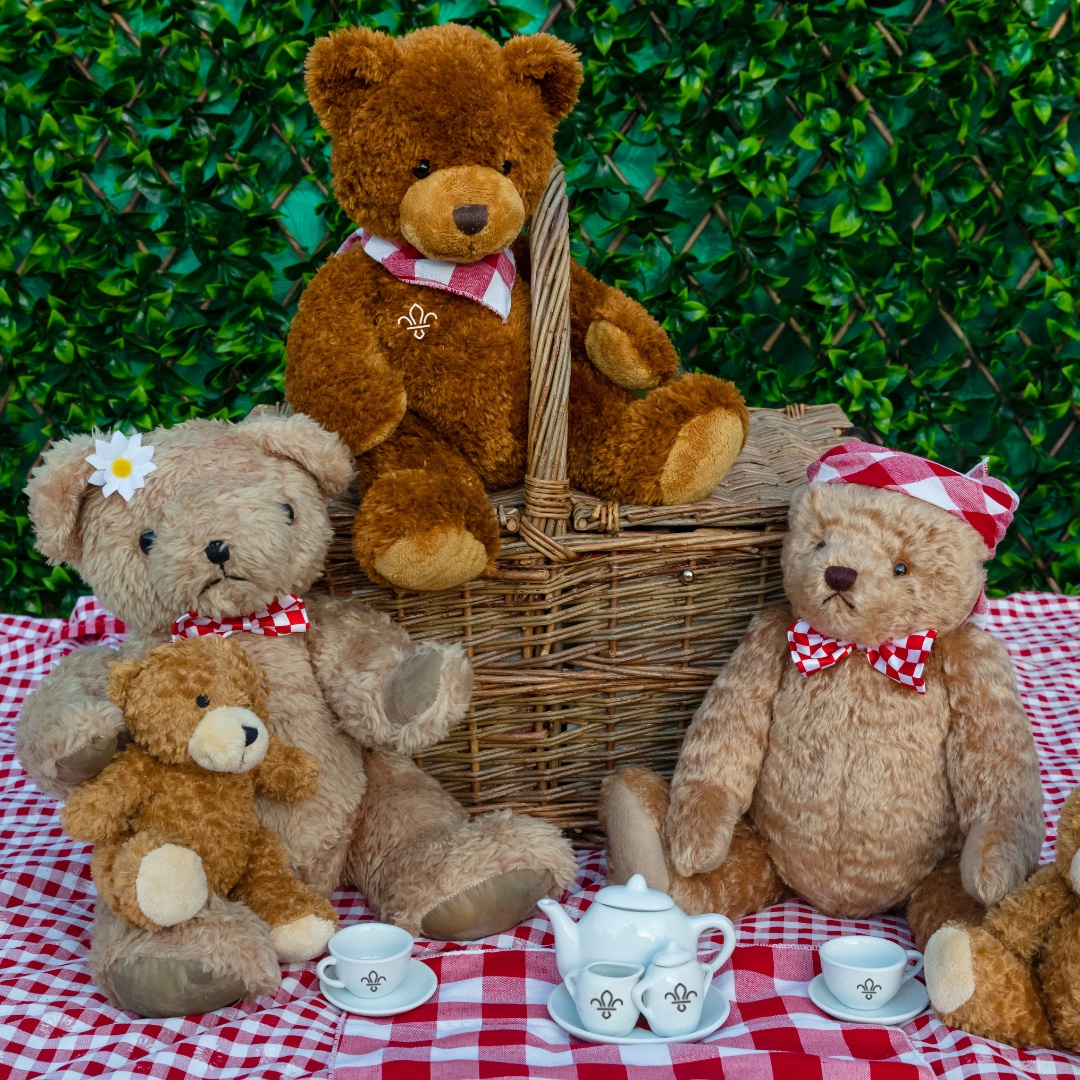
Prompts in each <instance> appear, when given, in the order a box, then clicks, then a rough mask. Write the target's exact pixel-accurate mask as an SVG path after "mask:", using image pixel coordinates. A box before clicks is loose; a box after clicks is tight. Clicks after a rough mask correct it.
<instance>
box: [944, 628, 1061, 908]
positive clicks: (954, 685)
mask: <svg viewBox="0 0 1080 1080" xmlns="http://www.w3.org/2000/svg"><path fill="white" fill-rule="evenodd" d="M940 652H941V660H942V661H943V669H944V676H945V685H946V688H947V692H948V696H949V706H950V727H949V734H948V737H947V740H946V744H945V754H946V766H947V771H948V776H949V785H950V788H951V790H952V795H953V801H954V803H955V805H956V811H957V816H958V818H959V821H960V828H961V830H962V831H963V832H964V834H965V835H966V837H967V839H966V841H965V843H964V849H963V852H962V854H961V859H960V872H961V876H962V878H963V882H964V887H965V888H966V889H967V890H968V892H969V893H971V895H972V896H975V897H976V898H978V899H980V900H982V901H983V902H984V903H986V904H988V905H991V904H995V903H997V902H998V901H999V900H1001V899H1002V898H1003V897H1004V896H1006V895H1007V894H1008V893H1010V892H1012V891H1013V890H1014V889H1016V888H1018V887H1019V886H1020V884H1021V883H1022V882H1023V881H1024V879H1025V878H1026V877H1027V876H1028V874H1030V873H1031V871H1032V870H1033V869H1034V868H1035V866H1036V865H1037V864H1038V860H1039V851H1040V849H1041V847H1042V840H1043V818H1042V803H1043V799H1042V784H1041V781H1040V777H1039V760H1038V756H1037V754H1036V751H1035V741H1034V738H1033V737H1032V734H1031V724H1030V722H1029V720H1028V718H1027V714H1026V713H1025V712H1024V708H1023V705H1022V704H1021V703H1020V694H1019V692H1018V690H1017V688H1016V677H1015V675H1014V674H1013V669H1012V664H1011V663H1010V661H1009V657H1008V654H1007V653H1006V652H1005V648H1004V646H1003V645H1002V644H1001V643H1000V642H999V641H998V640H997V639H996V638H994V637H992V636H991V635H990V634H988V633H986V632H985V631H983V630H980V629H979V628H978V627H976V626H973V625H967V626H964V627H962V628H961V629H960V630H959V631H957V632H956V633H955V634H952V635H949V636H948V637H947V638H946V639H945V640H944V641H943V642H942V649H941V650H940Z"/></svg>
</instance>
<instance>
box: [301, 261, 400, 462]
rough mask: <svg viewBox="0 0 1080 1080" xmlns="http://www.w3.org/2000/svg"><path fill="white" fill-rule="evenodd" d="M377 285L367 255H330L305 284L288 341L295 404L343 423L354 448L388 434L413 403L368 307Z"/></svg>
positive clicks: (340, 427)
mask: <svg viewBox="0 0 1080 1080" xmlns="http://www.w3.org/2000/svg"><path fill="white" fill-rule="evenodd" d="M361 258H363V259H367V256H366V255H363V254H362V253H361ZM368 261H369V262H370V261H371V260H368ZM372 265H374V263H372ZM371 292H372V287H371V284H370V282H369V281H368V278H367V275H366V273H365V267H364V264H363V263H362V262H359V261H358V259H356V258H355V257H354V258H342V257H338V258H331V259H330V261H329V262H328V263H326V265H325V266H324V267H323V268H322V270H320V271H319V273H318V274H316V275H315V278H314V280H313V281H312V282H311V284H309V285H308V287H307V288H306V289H305V290H304V293H303V295H302V296H301V298H300V306H299V309H298V311H297V313H296V316H295V317H294V318H293V321H292V326H291V328H290V330H289V338H288V342H287V345H286V356H287V363H286V367H285V397H286V399H287V400H288V402H289V404H290V405H291V406H292V407H293V409H294V410H296V411H298V412H303V413H307V414H308V415H309V416H311V417H313V418H314V419H315V420H317V421H318V422H319V423H320V424H322V425H323V427H326V428H329V429H330V430H331V431H336V432H337V433H338V434H339V435H340V436H341V437H342V438H343V439H344V440H345V442H346V443H348V445H349V449H350V450H352V452H353V453H354V454H362V453H365V452H366V451H368V450H370V449H371V448H372V447H373V446H377V445H378V444H379V443H381V442H382V441H383V440H385V439H386V438H387V437H388V436H389V435H390V434H391V433H392V432H393V431H394V429H395V428H396V427H397V426H398V424H399V423H400V422H401V418H402V417H403V416H404V415H405V410H406V407H407V405H408V396H407V394H406V392H405V383H404V382H403V380H402V378H401V375H400V374H399V373H398V372H397V371H395V370H394V369H393V368H392V367H391V366H390V364H389V363H388V362H387V359H386V356H385V354H384V353H383V350H382V348H381V347H380V345H379V340H378V337H377V335H376V332H375V328H374V327H373V326H372V325H371V323H370V321H369V320H368V319H367V318H366V317H365V315H364V312H365V310H368V309H371V308H372V305H373V304H374V298H373V296H372V295H371ZM344 297H348V300H349V302H347V303H346V302H343V298H344ZM327 387H333V392H332V393H331V392H328V391H327Z"/></svg>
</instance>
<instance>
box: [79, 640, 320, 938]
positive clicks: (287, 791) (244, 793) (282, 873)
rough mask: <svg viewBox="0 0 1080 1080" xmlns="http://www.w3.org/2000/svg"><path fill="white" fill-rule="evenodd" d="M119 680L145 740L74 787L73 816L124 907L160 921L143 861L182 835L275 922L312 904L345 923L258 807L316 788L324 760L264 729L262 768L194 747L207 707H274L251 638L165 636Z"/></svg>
mask: <svg viewBox="0 0 1080 1080" xmlns="http://www.w3.org/2000/svg"><path fill="white" fill-rule="evenodd" d="M109 691H110V694H109V696H110V697H111V698H112V700H113V701H114V702H115V703H116V704H117V706H118V707H119V708H121V709H123V711H124V720H125V726H126V727H127V730H128V733H129V734H130V735H131V737H132V739H133V740H134V743H133V744H132V745H130V746H128V747H126V748H125V749H124V750H123V751H122V752H121V754H120V755H119V756H118V757H117V758H116V760H115V761H113V762H112V763H111V764H109V765H108V766H106V768H105V769H104V770H103V771H102V772H101V773H100V774H99V775H98V776H96V777H95V778H94V779H92V780H89V781H88V782H87V783H85V784H83V785H82V787H80V788H78V789H77V790H76V791H75V792H73V793H72V795H71V798H70V799H68V801H67V804H66V805H65V807H64V814H63V820H64V827H65V828H66V829H67V831H68V832H69V833H70V834H71V835H72V836H74V837H75V838H76V839H78V840H87V841H91V842H94V843H96V844H97V847H96V848H95V851H94V861H93V870H94V884H95V885H96V886H97V890H98V895H99V896H101V897H102V898H103V899H104V900H105V902H106V903H107V904H108V905H109V906H110V907H111V908H112V909H113V911H115V912H116V913H117V914H118V915H120V916H121V917H122V918H124V919H126V920H127V921H128V922H130V923H132V924H133V925H135V926H141V927H144V928H145V929H148V930H157V929H160V926H159V924H158V923H156V922H155V921H154V919H153V918H152V917H151V915H150V914H149V913H148V912H147V911H145V910H144V908H143V907H141V906H140V902H139V897H138V895H137V891H138V890H137V884H138V875H139V867H140V865H141V864H142V860H143V859H144V858H146V857H147V856H148V855H150V854H151V853H152V852H153V851H154V850H156V849H157V848H160V847H161V846H162V845H165V844H176V845H179V846H182V847H184V848H187V849H190V850H191V851H194V852H195V853H196V854H197V855H198V857H199V861H200V862H201V864H202V868H203V872H204V873H205V875H206V883H207V887H208V889H209V891H210V892H211V893H215V894H217V895H220V896H231V898H232V899H238V900H239V899H242V901H243V902H244V903H246V904H247V906H248V907H249V908H251V910H252V911H254V912H255V913H256V914H257V915H258V916H259V917H260V918H261V919H263V921H264V922H266V923H268V924H269V925H270V926H271V927H274V926H285V925H287V924H288V923H291V922H293V921H294V920H296V919H301V918H303V917H304V916H305V915H311V916H314V917H316V918H320V919H324V920H326V921H327V922H328V923H329V924H330V925H331V927H336V926H337V917H336V916H335V915H334V909H333V908H332V907H331V906H330V904H329V902H328V901H327V900H325V899H324V898H323V897H321V896H319V895H318V894H317V893H316V892H314V891H313V890H312V889H311V888H310V887H309V886H306V885H304V884H303V883H302V882H300V881H299V880H298V879H297V878H296V877H294V876H293V874H292V873H291V872H290V871H289V867H288V860H287V858H286V856H285V853H284V851H282V849H281V845H280V844H279V843H278V841H277V839H276V838H275V837H274V835H273V833H271V832H270V831H269V830H267V829H265V828H263V827H262V826H261V825H260V824H259V820H258V817H257V816H256V814H255V804H254V795H255V792H256V790H261V791H263V792H265V793H266V794H267V795H269V796H270V797H272V798H276V799H283V800H285V801H287V802H302V801H303V800H304V799H307V798H310V797H311V796H312V795H314V794H315V790H316V779H317V777H318V766H317V764H316V763H315V760H314V759H313V758H311V757H309V756H308V755H307V754H303V753H301V752H300V751H298V750H295V749H294V748H292V747H286V746H284V745H283V744H282V743H281V741H280V740H279V739H278V738H277V736H275V735H271V736H269V738H268V740H267V741H266V745H265V746H264V745H263V743H262V740H261V739H260V740H258V741H257V742H254V744H253V745H251V746H250V747H245V754H246V753H247V752H249V751H257V755H256V756H253V757H251V758H249V759H247V760H258V761H259V764H256V765H255V766H254V767H253V768H251V767H249V766H245V765H244V764H243V762H244V760H245V759H244V757H241V759H240V761H239V762H238V763H236V765H235V768H236V770H237V771H232V770H231V769H230V771H216V770H215V771H211V770H210V769H208V768H206V767H205V766H203V765H201V764H199V763H198V762H197V761H195V760H194V759H193V758H192V756H191V750H190V743H191V741H192V739H193V738H196V737H197V735H198V731H199V728H200V724H201V723H202V722H203V721H204V720H206V721H207V722H211V721H212V716H211V715H208V713H207V710H208V708H211V707H213V708H214V709H219V708H222V707H230V706H231V707H234V708H235V709H236V710H238V713H237V715H236V717H235V718H233V717H230V718H229V719H230V721H231V722H232V724H234V725H236V726H239V725H240V724H242V723H245V722H250V721H248V719H247V717H248V716H251V715H254V717H255V718H257V719H258V720H259V721H260V722H265V721H266V720H267V719H268V715H267V695H266V691H265V689H264V687H263V676H262V673H261V672H260V671H259V669H258V668H257V667H256V666H255V664H254V663H253V662H252V661H251V659H250V658H249V657H248V655H247V654H246V653H245V652H244V650H243V648H242V647H241V646H240V645H239V644H237V643H236V642H234V641H230V640H227V639H225V638H219V637H206V638H196V639H191V640H185V641H179V642H177V643H176V644H175V645H163V646H159V647H158V648H157V649H154V650H152V651H151V652H150V653H149V654H147V656H146V658H145V659H144V660H143V661H141V662H140V661H137V660H121V661H119V662H118V663H116V664H114V665H113V668H112V672H111V675H110V679H109ZM199 697H205V699H206V702H208V703H209V704H205V703H204V704H200V702H199V701H198V700H197V699H198V698H199ZM239 710H243V712H242V713H240V712H239ZM244 714H246V715H244ZM250 730H251V732H252V734H255V728H251V729H250ZM240 769H243V770H244V771H239V770H240ZM131 852H136V853H137V856H136V857H134V858H132V857H130V855H129V853H131ZM186 884H187V883H185V882H181V881H177V882H170V888H175V889H178V890H181V891H182V890H183V888H184V887H185V885H186ZM193 914H194V913H193ZM182 921H186V919H176V920H175V921H173V922H171V923H170V925H176V924H177V923H178V922H182Z"/></svg>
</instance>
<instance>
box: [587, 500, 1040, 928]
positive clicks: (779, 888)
mask: <svg viewBox="0 0 1080 1080" xmlns="http://www.w3.org/2000/svg"><path fill="white" fill-rule="evenodd" d="M985 558H986V550H985V548H984V547H983V545H982V541H981V539H980V538H979V536H978V534H977V533H976V532H975V530H974V529H972V528H971V527H970V526H968V525H966V524H965V523H963V522H961V521H959V520H958V519H956V518H954V517H952V516H951V515H950V514H948V513H946V512H945V511H943V510H940V509H938V508H936V507H934V506H931V505H929V504H927V503H924V502H921V501H919V500H916V499H913V498H910V497H909V496H906V495H902V494H898V493H895V492H889V491H883V490H876V489H869V488H864V487H856V486H851V485H842V484H840V485H825V484H817V485H809V486H808V487H806V488H804V489H803V490H801V491H800V492H799V493H797V494H796V496H795V498H794V500H793V503H792V507H791V514H790V532H789V534H788V537H787V538H786V540H785V544H784V551H783V569H784V587H785V591H786V592H787V595H788V598H789V601H790V603H789V604H785V605H782V606H778V607H775V608H772V609H769V610H766V611H764V612H762V613H760V614H759V615H757V616H756V617H755V618H754V620H753V621H752V622H751V624H750V627H749V629H748V630H747V632H746V635H745V637H744V638H743V640H742V642H741V643H740V644H739V647H738V648H737V649H736V651H735V653H734V655H733V656H732V658H731V660H730V661H729V662H728V664H727V666H726V667H725V668H724V670H723V672H722V673H721V674H720V676H719V677H718V678H717V680H716V682H715V683H714V684H713V686H712V688H711V689H710V691H709V693H708V694H707V696H706V698H705V701H704V702H703V703H702V705H701V708H700V709H699V710H698V712H697V715H696V716H695V718H694V721H693V723H692V724H691V727H690V730H689V731H688V732H687V737H686V741H685V743H684V745H683V748H682V751H681V754H680V757H679V761H678V765H677V767H676V771H675V777H674V780H673V781H672V784H671V790H670V805H669V806H666V809H665V803H666V801H667V790H666V787H667V786H666V784H665V783H664V781H663V780H662V779H661V778H660V777H658V776H654V775H652V774H646V775H642V772H641V771H640V770H639V771H636V772H631V773H629V774H628V773H618V774H616V775H615V776H614V777H613V778H612V780H611V781H610V783H609V785H608V787H607V790H606V792H605V805H606V806H607V807H611V806H613V805H614V801H613V795H614V793H615V791H616V789H620V790H621V794H620V799H619V808H620V815H621V817H622V818H623V819H624V820H626V821H635V822H636V838H635V839H634V840H633V841H630V840H629V839H628V833H629V832H630V830H629V829H628V828H627V826H626V825H625V824H616V825H615V827H613V823H612V821H611V820H609V821H608V831H609V838H610V847H611V860H612V866H614V867H616V868H618V874H619V876H620V877H624V876H626V875H627V874H629V873H631V872H633V870H634V866H633V865H632V862H633V857H630V858H627V857H626V856H625V855H624V854H623V852H622V851H621V850H620V848H622V847H623V846H624V845H631V847H632V849H633V850H634V851H636V852H639V853H641V854H642V855H644V857H645V860H646V862H649V861H651V859H652V856H651V855H650V851H655V850H657V849H659V850H661V851H662V852H663V856H664V859H665V868H666V874H667V884H668V887H669V891H670V892H671V894H672V895H673V896H674V897H675V899H676V900H677V901H678V902H679V903H681V904H682V905H683V906H684V907H686V908H687V909H688V910H691V911H705V910H710V911H721V912H725V913H726V914H728V915H729V916H731V917H736V916H740V915H743V914H745V913H747V912H750V911H755V910H757V909H759V908H760V907H762V906H764V905H766V904H769V903H772V902H773V901H775V900H776V899H777V898H778V897H779V896H781V895H782V894H783V893H784V892H785V890H787V889H790V890H791V891H793V892H794V893H796V894H797V895H799V896H801V897H803V898H805V899H807V900H809V901H810V902H811V903H813V904H814V905H815V906H816V907H818V908H819V909H820V910H822V911H824V912H826V913H828V914H830V915H836V916H842V917H850V918H859V917H863V916H867V915H870V914H873V913H875V912H880V911H884V910H887V909H889V908H892V907H895V906H896V905H899V904H903V903H905V902H906V901H907V900H908V898H909V897H911V896H912V893H913V892H914V891H915V890H916V889H917V888H918V887H919V886H920V885H922V886H923V890H922V891H921V893H920V896H919V899H918V904H917V916H918V917H917V919H916V920H915V922H916V925H915V927H914V928H915V930H916V932H917V934H918V935H920V939H921V941H924V940H925V937H926V936H928V935H929V934H930V933H932V932H933V931H934V930H936V929H937V928H938V927H939V926H940V925H941V924H942V922H944V921H945V920H946V919H948V918H961V919H965V920H967V921H969V922H970V921H975V920H977V918H978V916H979V913H980V907H979V904H980V903H993V902H995V901H997V900H999V899H1001V897H1002V896H1004V895H1005V894H1006V893H1007V892H1008V891H1009V890H1010V889H1012V888H1015V887H1016V885H1017V884H1018V883H1019V882H1021V881H1022V880H1023V879H1024V877H1025V876H1026V875H1027V874H1028V872H1029V871H1030V870H1031V868H1032V866H1033V865H1034V864H1035V861H1036V860H1037V858H1038V851H1039V845H1040V842H1041V837H1042V816H1041V806H1042V797H1041V788H1040V784H1039V772H1038V762H1037V758H1036V754H1035V747H1034V741H1033V739H1032V736H1031V730H1030V726H1029V724H1028V720H1027V717H1026V716H1025V714H1024V711H1023V708H1022V707H1021V704H1020V699H1019V695H1018V693H1017V690H1016V684H1015V679H1014V676H1013V672H1012V667H1011V665H1010V663H1009V660H1008V657H1007V655H1006V653H1005V651H1004V649H1003V648H1002V646H1001V645H1000V644H999V643H998V642H997V641H996V640H995V639H994V638H992V637H991V636H990V635H988V634H986V633H984V632H983V631H982V630H979V629H978V628H976V627H975V626H974V625H972V624H970V623H966V622H965V620H966V618H967V616H968V614H969V613H970V611H971V609H972V606H973V604H974V603H975V600H976V598H977V597H978V595H979V591H980V589H981V587H982V583H983V574H984V571H983V562H984V560H985ZM898 562H904V563H906V564H907V566H908V568H909V572H908V573H907V574H906V575H905V576H896V574H895V573H894V567H895V565H896V564H897V563H898ZM829 566H845V567H850V568H853V569H855V570H857V572H858V577H857V580H856V581H855V583H854V585H853V586H852V588H850V589H849V590H848V591H847V592H845V593H844V595H843V599H842V598H841V597H840V596H839V594H834V593H833V591H832V590H831V589H830V588H828V587H827V586H826V584H825V581H824V576H823V575H824V571H825V569H826V568H827V567H829ZM844 600H846V601H847V602H846V603H845V602H844ZM798 618H803V619H806V620H807V621H808V622H809V623H810V624H811V625H812V626H814V627H815V628H816V629H818V630H820V631H821V632H822V633H824V634H826V635H829V636H833V637H836V638H842V639H847V640H853V641H861V642H871V643H877V642H881V641H886V640H889V639H891V638H895V637H900V636H903V635H906V634H910V633H913V632H915V631H918V630H925V629H928V628H933V629H935V630H937V631H938V637H937V639H936V642H935V644H934V648H933V651H932V652H931V654H930V658H929V660H928V662H927V664H926V669H925V673H924V678H925V681H926V693H925V694H918V693H916V692H915V691H914V690H913V689H911V688H909V687H906V686H901V685H899V684H898V683H895V682H893V681H892V680H891V679H889V678H887V677H885V676H884V675H882V674H880V673H879V672H877V671H875V670H874V669H873V668H872V667H871V666H870V665H869V663H868V662H867V660H866V657H865V655H863V654H861V653H855V654H853V655H851V656H850V657H848V658H847V659H846V660H843V661H842V662H840V663H838V664H836V665H835V666H832V667H829V668H826V669H824V670H822V671H820V672H817V673H816V674H813V675H811V676H809V677H807V676H804V675H802V674H801V673H800V672H799V670H798V669H797V668H796V666H795V665H794V663H793V662H792V661H791V658H790V655H789V649H788V641H787V634H786V631H787V628H788V627H789V626H790V625H791V624H792V623H793V622H795V621H796V619H798ZM646 787H647V788H648V789H649V793H648V794H647V795H642V794H635V792H639V793H640V792H642V790H643V789H644V788H646ZM646 803H648V806H649V807H651V810H650V811H649V816H651V820H652V828H653V829H655V833H654V834H653V835H654V836H655V839H654V840H652V841H649V840H647V839H645V838H644V837H643V835H642V833H643V830H642V828H641V827H640V820H641V819H642V818H643V817H644V816H645V814H644V807H645V804H646ZM635 805H637V806H638V807H641V809H635ZM661 813H664V815H665V816H664V817H663V818H662V819H661V817H660V815H661ZM609 817H610V813H609ZM644 831H645V832H647V831H648V830H647V829H646V830H644ZM650 844H651V845H652V847H651V848H650V846H649V845H650ZM961 851H962V857H961V859H960V864H959V871H958V869H957V865H956V862H955V857H956V855H957V854H959V853H961ZM961 879H962V886H961ZM965 890H966V893H967V894H969V895H968V896H965ZM972 898H974V900H973V899H972Z"/></svg>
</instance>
